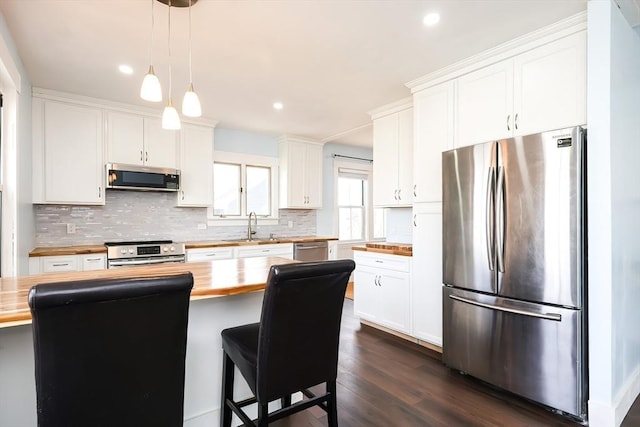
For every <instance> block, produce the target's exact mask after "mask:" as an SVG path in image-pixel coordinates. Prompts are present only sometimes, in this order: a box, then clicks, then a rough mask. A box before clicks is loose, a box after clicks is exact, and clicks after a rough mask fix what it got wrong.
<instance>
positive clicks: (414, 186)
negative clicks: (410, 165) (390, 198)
mask: <svg viewBox="0 0 640 427" xmlns="http://www.w3.org/2000/svg"><path fill="white" fill-rule="evenodd" d="M413 197H418V195H417V194H416V184H413Z"/></svg>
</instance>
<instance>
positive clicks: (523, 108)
mask: <svg viewBox="0 0 640 427" xmlns="http://www.w3.org/2000/svg"><path fill="white" fill-rule="evenodd" d="M586 38H587V36H586V32H581V33H578V34H573V35H571V36H569V37H565V38H563V39H560V40H558V41H555V42H553V43H549V44H546V45H544V46H541V47H539V48H537V49H534V50H531V51H529V52H527V53H524V54H522V55H519V56H517V57H516V58H515V60H514V112H515V114H516V116H515V117H516V119H517V121H516V123H515V124H514V126H515V127H516V130H515V132H516V134H518V135H528V134H531V133H536V132H542V131H547V130H553V129H560V128H566V127H570V126H576V125H584V124H585V123H586V122H587V118H586V87H587V83H586V74H587V73H586V69H587V67H586V63H587V59H586V50H587V48H586V46H587V40H586Z"/></svg>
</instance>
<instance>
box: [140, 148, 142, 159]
mask: <svg viewBox="0 0 640 427" xmlns="http://www.w3.org/2000/svg"><path fill="white" fill-rule="evenodd" d="M140 161H142V150H140Z"/></svg>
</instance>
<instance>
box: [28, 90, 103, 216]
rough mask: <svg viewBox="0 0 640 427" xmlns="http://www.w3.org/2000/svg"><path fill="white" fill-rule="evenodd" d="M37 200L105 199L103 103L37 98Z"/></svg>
mask: <svg viewBox="0 0 640 427" xmlns="http://www.w3.org/2000/svg"><path fill="white" fill-rule="evenodd" d="M32 111H33V115H32V125H33V174H34V177H33V202H34V203H59V204H80V205H103V204H104V200H105V199H104V157H103V153H104V139H103V114H102V111H101V110H100V109H96V108H91V107H87V106H83V105H74V104H70V103H66V102H58V101H53V100H45V99H41V98H36V97H34V98H33V103H32Z"/></svg>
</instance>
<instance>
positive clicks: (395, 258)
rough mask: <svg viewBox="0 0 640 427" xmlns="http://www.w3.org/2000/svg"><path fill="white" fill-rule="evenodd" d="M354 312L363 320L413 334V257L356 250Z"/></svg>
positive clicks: (354, 256) (354, 255)
mask: <svg viewBox="0 0 640 427" xmlns="http://www.w3.org/2000/svg"><path fill="white" fill-rule="evenodd" d="M353 258H354V260H355V262H356V270H355V279H354V312H355V315H356V316H358V317H360V318H361V319H364V320H368V321H370V322H373V323H376V324H379V325H381V326H384V327H387V328H390V329H393V330H396V331H398V332H402V333H405V334H410V333H411V257H406V256H400V255H386V254H379V253H374V252H362V251H355V252H354V254H353Z"/></svg>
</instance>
